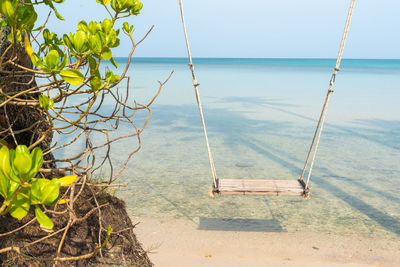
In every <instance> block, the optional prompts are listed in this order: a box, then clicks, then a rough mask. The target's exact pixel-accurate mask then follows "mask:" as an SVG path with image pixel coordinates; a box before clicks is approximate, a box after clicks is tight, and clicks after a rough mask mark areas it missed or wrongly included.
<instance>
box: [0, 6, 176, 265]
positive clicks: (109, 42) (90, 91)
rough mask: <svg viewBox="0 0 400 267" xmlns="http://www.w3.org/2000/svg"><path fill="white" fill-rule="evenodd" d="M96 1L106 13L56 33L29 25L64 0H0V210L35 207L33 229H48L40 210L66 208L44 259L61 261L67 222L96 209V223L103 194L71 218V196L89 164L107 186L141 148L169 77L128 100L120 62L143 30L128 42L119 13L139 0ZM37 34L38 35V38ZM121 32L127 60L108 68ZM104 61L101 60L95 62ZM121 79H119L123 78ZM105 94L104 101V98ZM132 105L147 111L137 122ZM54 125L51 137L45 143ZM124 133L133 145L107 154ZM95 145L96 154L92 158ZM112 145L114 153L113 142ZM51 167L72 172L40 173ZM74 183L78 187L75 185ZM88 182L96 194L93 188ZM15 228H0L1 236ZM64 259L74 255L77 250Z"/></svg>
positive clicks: (129, 29) (133, 9) (22, 211)
mask: <svg viewBox="0 0 400 267" xmlns="http://www.w3.org/2000/svg"><path fill="white" fill-rule="evenodd" d="M93 2H94V1H93ZM96 2H97V3H98V4H100V5H101V6H102V7H103V8H104V11H105V14H107V15H108V18H104V19H102V21H88V22H87V21H84V20H82V21H80V22H79V23H78V25H77V27H76V29H74V30H72V31H71V32H69V33H61V34H59V33H55V32H52V31H51V30H50V29H48V28H47V27H46V23H47V20H46V22H44V24H42V25H37V20H38V15H37V13H36V10H35V8H36V6H38V5H42V6H43V5H46V6H48V7H49V8H50V9H51V10H52V12H54V14H55V16H56V17H57V18H58V19H59V20H64V18H63V17H62V15H61V14H60V13H59V12H58V10H57V8H56V7H57V5H58V4H63V3H64V0H42V1H38V0H1V1H0V15H2V17H4V19H2V18H0V27H3V26H7V27H9V28H10V33H9V35H8V40H9V42H10V45H9V46H8V47H7V48H6V49H5V51H1V52H2V54H1V53H0V76H1V79H2V80H0V128H1V130H2V131H0V143H1V144H2V145H1V149H0V195H1V196H2V198H3V203H2V206H1V208H0V215H5V214H10V215H11V216H12V217H14V218H17V219H21V218H24V217H25V216H26V215H27V214H28V212H29V211H30V210H34V214H35V218H36V219H37V221H38V222H39V224H40V225H41V227H42V229H44V230H46V231H50V230H51V229H52V228H53V222H52V221H51V220H50V218H49V217H48V214H52V217H53V218H54V217H56V216H58V215H59V214H67V217H68V218H69V219H68V223H67V225H66V226H65V227H64V228H61V229H56V231H57V233H58V232H63V234H62V239H61V240H60V244H59V246H58V251H57V255H56V256H55V257H54V258H53V260H60V257H59V255H60V251H62V246H63V242H64V238H65V237H66V236H67V232H68V230H69V229H70V227H72V225H74V224H78V225H79V224H80V223H81V222H82V221H84V220H86V219H87V218H88V216H89V215H90V214H92V213H94V212H97V211H98V213H99V214H100V215H99V225H103V224H102V222H101V220H102V218H101V212H100V209H101V208H102V207H105V206H106V205H107V204H106V203H105V204H98V203H97V200H96V201H95V202H96V205H97V206H96V207H94V208H93V209H92V210H91V211H89V212H88V213H87V215H85V216H84V217H79V218H78V217H77V216H76V213H75V212H74V209H76V207H74V205H75V204H74V203H76V201H75V200H77V198H78V197H79V196H80V193H81V192H82V191H83V188H84V187H85V186H87V183H88V181H89V180H88V178H90V177H92V176H93V173H94V172H95V171H96V170H101V171H103V167H104V166H105V167H107V168H108V169H109V170H110V171H109V173H110V174H109V178H108V179H104V182H103V184H102V185H101V186H109V184H111V183H112V182H114V181H115V180H116V179H117V178H118V177H119V176H120V175H121V173H122V171H123V170H124V169H125V167H126V166H127V163H128V161H129V160H130V159H131V157H132V155H133V154H134V153H136V152H137V151H138V150H139V149H140V147H141V140H140V133H141V132H142V131H143V130H144V128H145V127H146V125H147V122H148V120H149V117H150V114H151V110H150V105H151V104H152V103H153V102H154V100H155V99H156V97H157V96H158V95H159V94H160V92H161V89H162V88H163V86H164V84H165V83H166V82H167V81H168V79H169V78H168V79H167V80H166V81H165V82H164V83H161V82H159V87H158V89H157V91H156V93H155V95H154V97H153V98H152V99H151V100H150V101H149V103H147V104H139V103H137V102H136V101H128V100H131V99H128V98H129V95H130V93H129V84H130V77H129V76H127V71H128V68H129V66H130V63H131V61H132V55H133V52H134V50H135V48H136V46H137V45H138V44H139V43H141V41H142V40H143V39H142V40H141V41H139V42H135V40H134V36H133V35H134V27H133V26H132V25H130V24H129V23H128V21H127V20H126V19H127V18H129V17H131V16H136V15H138V14H139V13H140V11H141V9H142V7H143V5H142V3H141V2H140V1H139V0H96ZM118 25H120V26H118ZM121 30H122V31H121ZM150 31H151V29H150ZM150 31H149V32H150ZM40 34H41V37H42V38H39V35H40ZM146 36H147V35H146ZM122 38H125V39H128V40H129V41H130V43H131V46H132V48H131V50H130V52H129V55H128V57H127V62H128V63H127V64H126V66H125V67H124V68H123V69H122V70H121V71H120V73H118V74H117V73H114V72H116V70H114V68H115V69H117V68H118V67H119V66H118V64H117V61H116V59H115V57H116V56H115V55H114V53H113V50H114V49H115V48H117V47H118V46H119V45H120V43H121V42H122V41H121V40H122ZM26 59H28V61H29V59H30V61H31V63H32V64H33V65H30V64H25V65H24V63H23V62H26V61H27V60H26ZM104 65H105V66H106V67H105V68H104V70H102V69H101V68H102V67H103V66H104ZM110 68H113V70H110ZM171 74H172V73H171ZM170 77H171V75H170ZM36 79H40V83H38V84H37V83H36ZM3 81H6V82H3ZM122 81H126V85H123V84H122ZM121 86H122V87H123V88H122V89H121ZM105 103H107V107H104V105H105ZM130 103H133V104H130ZM110 107H111V108H110ZM141 110H143V111H145V112H147V116H145V117H144V119H142V120H139V122H138V121H136V120H134V119H133V118H134V116H135V115H136V114H137V112H138V111H141ZM27 114H34V117H32V118H33V119H31V120H28V121H29V123H26V121H27V119H26V117H27V116H26V115H27ZM28 118H29V116H28ZM138 124H140V126H138ZM119 127H124V128H123V131H122V134H121V133H120V132H117V131H118V129H119ZM53 133H54V134H57V135H58V136H59V137H60V138H58V140H57V142H56V143H55V144H54V145H53V146H51V139H52V136H53ZM21 136H22V137H24V138H25V137H26V136H28V137H29V138H25V139H23V138H22V137H21ZM127 138H132V139H135V140H136V145H130V146H126V147H124V151H123V152H125V153H127V157H126V159H125V160H123V161H121V159H118V160H117V162H115V161H113V160H112V159H111V156H110V155H111V150H112V147H113V144H115V143H116V142H119V141H120V140H124V139H127ZM21 140H23V141H21ZM45 140H47V141H46V142H47V143H46V144H45ZM49 140H50V141H49ZM133 143H134V142H130V144H133ZM71 145H75V147H74V149H68V147H70V146H71ZM39 147H41V148H42V149H43V150H42V149H41V148H39ZM66 149H68V150H66ZM55 151H57V152H59V153H58V154H57V155H66V156H65V157H64V158H56V159H55V158H52V157H50V156H49V155H52V153H53V152H55ZM97 151H101V153H102V154H101V156H100V157H97V158H96V155H97V154H96V153H97ZM118 154H122V153H121V152H120V150H118ZM46 157H47V159H46ZM52 162H53V163H54V165H49V163H52ZM55 163H57V164H60V165H62V166H60V165H58V166H57V165H56V164H55ZM113 164H117V165H118V168H115V167H114V165H113ZM49 166H56V167H49ZM116 170H117V171H116ZM53 173H56V174H57V175H52V174H53ZM60 173H69V174H73V175H70V176H65V177H63V178H59V179H57V178H53V179H48V178H49V177H54V176H56V177H59V176H62V175H58V174H60ZM39 176H40V177H39ZM45 176H46V177H45ZM45 178H46V179H45ZM89 182H90V181H89ZM62 186H66V187H67V188H66V192H68V193H69V198H70V199H69V200H68V199H65V198H64V197H60V188H61V187H62ZM75 186H76V187H79V190H76V191H75ZM90 191H93V192H92V193H93V198H94V199H96V194H97V193H95V192H96V190H91V189H90ZM60 198H63V199H60ZM63 204H64V205H63ZM53 221H54V220H53ZM28 224H29V222H28V223H27V224H25V225H24V226H21V227H26V225H28ZM54 228H57V227H54ZM111 231H112V229H111V228H107V229H104V228H101V229H99V240H98V246H96V248H95V250H94V252H93V253H92V254H87V255H92V256H94V255H95V254H96V253H97V251H98V250H99V249H101V247H102V246H100V245H101V244H103V245H104V244H105V243H104V242H106V241H104V242H103V240H104V239H102V236H103V237H104V235H102V234H103V233H104V234H106V236H107V237H106V240H108V237H109V236H110V234H111ZM14 232H15V231H10V232H7V233H0V236H4V235H9V234H12V233H14ZM50 237H51V235H48V236H46V237H43V238H41V239H40V240H36V241H32V243H35V242H42V241H44V240H46V239H47V238H50ZM0 251H1V250H0ZM18 251H20V250H18ZM21 253H22V252H21ZM82 257H86V256H82ZM73 258H74V259H76V260H78V259H81V257H79V256H78V257H73Z"/></svg>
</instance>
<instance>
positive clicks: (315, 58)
mask: <svg viewBox="0 0 400 267" xmlns="http://www.w3.org/2000/svg"><path fill="white" fill-rule="evenodd" d="M133 57H134V58H162V59H172V58H174V59H178V58H179V59H187V57H182V56H180V57H164V56H161V57H155V56H133ZM115 58H128V57H115ZM192 58H195V59H314V60H317V59H323V60H336V58H323V57H321V58H318V57H192ZM342 60H400V58H343V59H342Z"/></svg>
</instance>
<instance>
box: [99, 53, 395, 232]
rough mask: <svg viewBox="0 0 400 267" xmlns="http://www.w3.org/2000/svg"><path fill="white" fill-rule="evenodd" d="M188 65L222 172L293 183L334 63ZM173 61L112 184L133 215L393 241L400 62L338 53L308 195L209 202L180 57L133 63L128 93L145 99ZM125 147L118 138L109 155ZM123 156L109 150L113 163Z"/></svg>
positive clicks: (201, 143) (200, 145)
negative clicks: (136, 148) (137, 146)
mask: <svg viewBox="0 0 400 267" xmlns="http://www.w3.org/2000/svg"><path fill="white" fill-rule="evenodd" d="M122 62H123V59H120V64H121V63H122ZM195 65H196V73H197V75H198V80H199V82H200V84H201V85H200V90H201V91H200V94H201V96H202V102H203V105H204V113H205V117H206V124H207V128H208V132H209V139H210V144H211V147H212V152H213V156H214V160H215V165H216V171H217V174H218V176H219V177H220V178H266V179H298V177H299V175H300V173H301V168H302V167H303V162H304V160H305V156H306V153H307V149H308V146H309V145H310V142H311V138H312V135H313V131H314V127H315V125H316V119H317V118H318V116H319V112H320V109H321V107H322V101H323V99H324V97H325V94H326V90H327V86H328V82H329V79H330V75H331V70H332V67H333V65H334V60H318V59H315V60H310V59H307V60H299V59H293V60H291V59H276V60H252V59H246V60H239V59H230V60H229V59H201V60H195ZM172 69H174V70H175V73H174V75H173V77H172V78H171V80H170V81H169V82H168V84H167V85H166V86H165V88H164V90H163V92H162V94H161V95H160V97H159V98H158V99H157V101H156V103H155V104H154V105H153V106H152V111H153V115H152V117H151V120H150V122H149V125H148V127H147V128H146V130H145V131H144V133H143V134H142V135H141V139H142V142H143V148H142V149H141V150H140V152H139V153H137V154H135V156H134V158H133V160H132V161H131V162H130V163H129V165H128V168H127V170H126V171H125V173H124V174H123V176H122V177H121V179H120V180H119V182H120V183H125V182H130V184H129V186H128V187H126V188H122V189H120V190H118V191H117V194H118V195H119V196H121V197H122V198H123V199H125V201H126V202H127V208H128V210H129V212H130V214H131V215H132V216H149V217H157V218H160V219H162V218H165V217H174V218H186V219H187V220H190V221H192V222H193V223H195V224H198V225H199V229H209V230H213V229H214V230H223V229H222V228H224V227H223V226H222V228H221V225H224V224H225V225H226V227H225V228H226V230H232V229H235V227H236V226H238V225H241V226H240V227H239V228H240V229H241V230H244V231H274V232H275V231H288V232H293V231H301V230H306V231H316V232H329V233H336V234H345V233H350V232H351V233H360V235H368V236H373V237H378V236H379V237H380V238H389V239H399V237H400V183H399V181H400V164H399V163H400V109H399V104H400V100H399V99H400V90H399V88H400V87H399V84H400V60H344V62H343V65H342V71H341V72H339V74H338V76H337V81H336V84H335V89H336V90H335V93H334V94H333V95H332V99H331V102H330V104H329V108H328V116H327V123H326V125H325V128H324V132H323V135H322V138H321V142H320V147H319V152H318V155H317V159H316V163H315V167H314V170H313V175H312V178H311V199H310V200H303V199H302V198H294V197H248V196H246V197H219V198H217V199H211V198H209V197H208V190H209V189H210V186H211V183H212V178H211V172H210V169H209V165H208V158H207V153H206V148H205V144H204V139H203V135H202V129H201V123H200V118H199V114H198V110H197V107H196V104H195V98H194V92H193V87H192V85H191V76H190V73H189V70H188V69H187V65H186V61H185V60H182V59H137V60H136V61H135V64H134V66H133V67H132V68H131V69H130V73H129V74H130V75H131V76H132V78H133V80H132V83H131V86H133V89H132V92H133V94H134V96H135V98H136V99H137V101H138V102H139V103H145V102H147V101H148V100H149V99H150V98H151V96H152V95H153V94H154V93H155V91H156V89H157V88H158V84H157V80H163V79H165V78H166V77H167V76H168V75H169V73H170V71H171V70H172ZM140 117H141V115H138V120H139V118H140ZM131 145H134V144H130V143H123V142H121V143H119V144H117V149H116V150H114V151H118V150H120V151H124V149H125V148H126V147H127V146H131ZM121 154H123V153H120V152H114V154H113V158H114V160H115V161H116V162H117V163H118V162H120V161H121V160H122V159H123V157H122V156H121ZM103 171H104V170H103ZM254 222H256V223H254ZM260 225H261V226H260ZM260 229H261V230H260ZM236 230H237V229H236Z"/></svg>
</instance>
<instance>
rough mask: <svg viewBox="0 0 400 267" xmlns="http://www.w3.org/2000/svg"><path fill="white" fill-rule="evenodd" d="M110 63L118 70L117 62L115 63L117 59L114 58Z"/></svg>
mask: <svg viewBox="0 0 400 267" xmlns="http://www.w3.org/2000/svg"><path fill="white" fill-rule="evenodd" d="M110 61H111V63H112V64H113V66H114V67H115V68H118V65H117V62H115V59H114V58H113V57H112V58H111V59H110Z"/></svg>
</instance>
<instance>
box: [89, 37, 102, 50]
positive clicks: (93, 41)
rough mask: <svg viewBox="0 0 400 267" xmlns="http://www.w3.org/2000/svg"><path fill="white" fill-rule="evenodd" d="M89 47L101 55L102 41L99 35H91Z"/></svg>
mask: <svg viewBox="0 0 400 267" xmlns="http://www.w3.org/2000/svg"><path fill="white" fill-rule="evenodd" d="M89 47H90V49H91V50H92V51H93V52H97V53H99V52H100V51H101V47H102V45H101V41H100V39H99V37H98V36H97V35H90V37H89Z"/></svg>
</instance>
